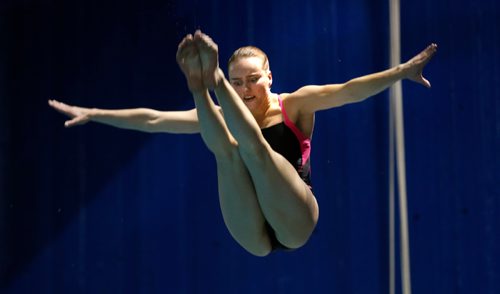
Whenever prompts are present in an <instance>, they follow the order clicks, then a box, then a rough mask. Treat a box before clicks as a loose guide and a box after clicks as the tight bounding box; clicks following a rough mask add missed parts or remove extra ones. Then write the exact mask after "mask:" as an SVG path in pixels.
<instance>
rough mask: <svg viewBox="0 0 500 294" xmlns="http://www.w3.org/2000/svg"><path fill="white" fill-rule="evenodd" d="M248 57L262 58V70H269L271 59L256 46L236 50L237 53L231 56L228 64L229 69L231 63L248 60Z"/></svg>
mask: <svg viewBox="0 0 500 294" xmlns="http://www.w3.org/2000/svg"><path fill="white" fill-rule="evenodd" d="M246 57H259V58H262V68H263V69H264V70H269V59H268V58H267V55H266V53H264V51H262V50H260V49H259V48H257V47H255V46H245V47H241V48H239V49H236V51H234V52H233V55H231V57H230V58H229V61H228V62H227V67H228V68H229V67H230V66H231V63H233V62H234V61H236V60H238V59H239V58H246Z"/></svg>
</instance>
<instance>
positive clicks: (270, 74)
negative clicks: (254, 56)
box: [267, 70, 273, 88]
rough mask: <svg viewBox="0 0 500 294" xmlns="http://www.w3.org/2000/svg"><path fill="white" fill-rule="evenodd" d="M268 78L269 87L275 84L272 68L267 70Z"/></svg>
mask: <svg viewBox="0 0 500 294" xmlns="http://www.w3.org/2000/svg"><path fill="white" fill-rule="evenodd" d="M267 78H268V79H269V88H271V86H272V85H273V74H272V72H271V71H270V70H268V71H267Z"/></svg>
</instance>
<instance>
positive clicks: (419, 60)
mask: <svg viewBox="0 0 500 294" xmlns="http://www.w3.org/2000/svg"><path fill="white" fill-rule="evenodd" d="M436 51H437V45H436V44H431V45H429V46H427V48H425V49H424V50H423V51H422V52H420V53H419V54H417V55H415V56H414V57H413V58H412V59H410V60H408V61H407V62H406V63H405V64H404V66H405V67H406V69H405V70H406V78H407V79H409V80H411V81H414V82H417V83H419V84H422V85H424V86H426V87H427V88H430V87H431V83H430V82H429V81H428V80H427V79H426V78H424V76H423V74H422V72H423V70H424V67H425V65H426V64H427V63H428V62H429V61H430V60H431V58H432V56H434V54H435V53H436Z"/></svg>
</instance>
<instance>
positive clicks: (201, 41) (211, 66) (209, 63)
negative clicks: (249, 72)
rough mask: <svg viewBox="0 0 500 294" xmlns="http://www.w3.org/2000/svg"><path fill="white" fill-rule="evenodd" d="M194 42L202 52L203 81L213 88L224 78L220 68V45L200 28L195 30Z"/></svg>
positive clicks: (200, 52)
mask: <svg viewBox="0 0 500 294" xmlns="http://www.w3.org/2000/svg"><path fill="white" fill-rule="evenodd" d="M194 42H195V43H196V47H197V48H198V52H199V54H200V61H201V67H202V74H203V83H204V84H205V86H207V87H208V88H209V89H211V90H213V89H214V88H215V87H217V85H218V84H219V82H220V81H221V79H222V77H221V71H220V69H219V47H218V46H217V44H216V43H215V42H214V41H213V40H212V38H210V37H209V36H207V35H205V34H203V33H202V32H201V31H200V30H198V31H196V32H195V34H194Z"/></svg>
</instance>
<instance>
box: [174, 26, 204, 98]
mask: <svg viewBox="0 0 500 294" xmlns="http://www.w3.org/2000/svg"><path fill="white" fill-rule="evenodd" d="M176 59H177V63H178V64H179V67H180V68H181V70H182V72H183V73H184V76H186V80H187V82H188V87H189V90H190V91H191V92H193V93H194V92H200V91H204V90H205V89H206V87H205V85H204V84H203V78H202V66H201V61H200V54H199V52H198V48H197V47H196V44H195V42H194V39H193V36H192V35H191V34H189V35H187V36H186V37H185V38H184V39H183V40H182V41H181V43H180V44H179V47H178V48H177V55H176Z"/></svg>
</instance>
